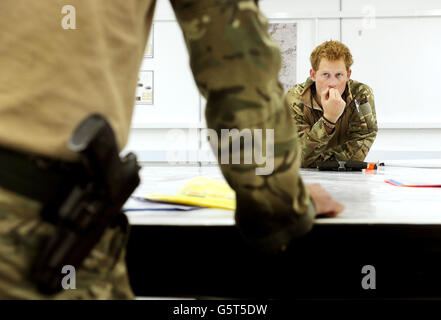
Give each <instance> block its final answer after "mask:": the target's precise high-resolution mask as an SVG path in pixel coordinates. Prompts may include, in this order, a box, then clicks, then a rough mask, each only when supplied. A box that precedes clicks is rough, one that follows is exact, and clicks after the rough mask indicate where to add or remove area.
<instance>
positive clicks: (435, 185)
mask: <svg viewBox="0 0 441 320" xmlns="http://www.w3.org/2000/svg"><path fill="white" fill-rule="evenodd" d="M384 182H386V183H389V184H391V185H393V186H396V187H413V188H441V181H440V180H437V181H436V182H435V181H432V182H431V181H430V179H428V180H426V181H416V180H412V181H406V180H404V181H401V180H400V181H397V180H395V179H388V180H384ZM437 182H438V183H437Z"/></svg>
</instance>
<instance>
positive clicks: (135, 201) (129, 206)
mask: <svg viewBox="0 0 441 320" xmlns="http://www.w3.org/2000/svg"><path fill="white" fill-rule="evenodd" d="M197 209H201V208H200V207H194V206H187V205H179V204H176V203H163V202H158V201H150V200H147V199H145V198H143V197H139V196H131V197H130V198H129V199H128V200H127V202H126V203H125V204H124V207H123V210H124V211H126V212H127V211H192V210H197Z"/></svg>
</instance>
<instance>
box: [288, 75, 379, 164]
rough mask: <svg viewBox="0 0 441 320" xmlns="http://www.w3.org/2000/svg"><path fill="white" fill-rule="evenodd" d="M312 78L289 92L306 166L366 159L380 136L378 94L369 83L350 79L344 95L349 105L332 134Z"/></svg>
mask: <svg viewBox="0 0 441 320" xmlns="http://www.w3.org/2000/svg"><path fill="white" fill-rule="evenodd" d="M313 86H315V84H314V82H313V81H312V80H311V78H308V79H307V81H306V82H304V83H301V84H297V85H295V86H294V87H293V88H292V89H291V90H289V91H288V93H287V100H288V104H289V107H290V112H291V115H292V117H293V119H294V121H295V123H296V124H297V128H298V131H299V136H300V139H301V145H302V167H315V166H317V162H320V161H326V160H338V161H344V160H360V161H363V160H364V159H365V157H366V155H367V154H368V152H369V149H370V148H371V146H372V143H373V142H374V140H375V137H376V135H377V131H378V127H377V118H376V113H375V104H374V95H373V92H372V89H371V88H370V87H368V86H367V85H365V84H363V83H360V82H357V81H354V80H351V79H350V80H349V81H348V83H347V85H346V90H345V92H344V93H343V97H344V98H346V99H345V100H346V107H345V110H344V111H343V114H342V115H341V116H340V118H339V119H338V120H337V124H336V127H335V130H334V131H333V132H332V133H331V134H328V133H327V131H326V128H325V126H324V124H323V121H324V120H323V118H322V116H323V109H322V107H321V106H320V105H319V104H318V103H317V101H316V99H315V98H314V97H313V93H312V91H313V90H312V89H313Z"/></svg>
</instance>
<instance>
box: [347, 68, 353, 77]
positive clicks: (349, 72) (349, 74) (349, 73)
mask: <svg viewBox="0 0 441 320" xmlns="http://www.w3.org/2000/svg"><path fill="white" fill-rule="evenodd" d="M351 73H352V70H351V69H349V70H348V79H349V78H350V77H351Z"/></svg>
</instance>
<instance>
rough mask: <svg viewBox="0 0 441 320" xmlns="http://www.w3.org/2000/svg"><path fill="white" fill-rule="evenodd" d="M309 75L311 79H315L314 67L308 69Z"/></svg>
mask: <svg viewBox="0 0 441 320" xmlns="http://www.w3.org/2000/svg"><path fill="white" fill-rule="evenodd" d="M309 76H310V78H311V80H312V81H315V79H316V72H315V70H314V69H309Z"/></svg>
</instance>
